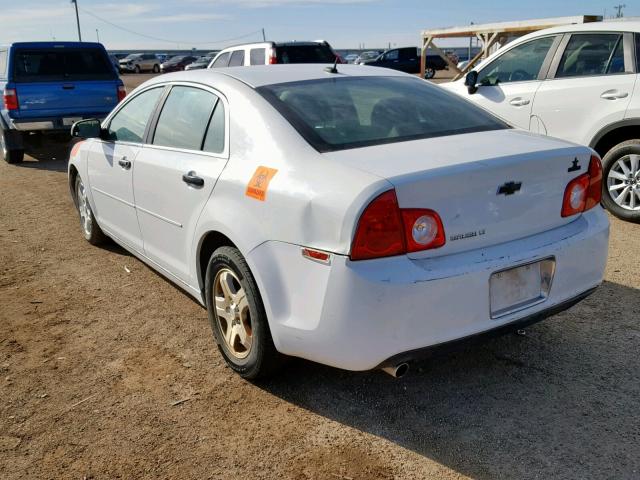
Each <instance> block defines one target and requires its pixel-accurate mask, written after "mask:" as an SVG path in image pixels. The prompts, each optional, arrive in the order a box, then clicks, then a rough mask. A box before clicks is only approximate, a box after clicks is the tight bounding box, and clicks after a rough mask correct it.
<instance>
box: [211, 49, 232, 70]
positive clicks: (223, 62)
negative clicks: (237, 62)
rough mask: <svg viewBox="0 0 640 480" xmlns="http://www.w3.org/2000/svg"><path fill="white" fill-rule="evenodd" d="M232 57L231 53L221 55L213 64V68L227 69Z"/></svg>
mask: <svg viewBox="0 0 640 480" xmlns="http://www.w3.org/2000/svg"><path fill="white" fill-rule="evenodd" d="M230 56H231V52H224V53H221V54H220V55H218V58H216V61H215V62H213V65H211V68H222V67H226V66H227V65H228V64H229V57H230Z"/></svg>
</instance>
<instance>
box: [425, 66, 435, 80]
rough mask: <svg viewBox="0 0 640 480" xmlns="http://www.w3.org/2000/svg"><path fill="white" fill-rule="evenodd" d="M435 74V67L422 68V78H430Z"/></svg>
mask: <svg viewBox="0 0 640 480" xmlns="http://www.w3.org/2000/svg"><path fill="white" fill-rule="evenodd" d="M435 76H436V69H435V68H431V67H427V68H425V69H424V78H426V79H430V78H433V77H435Z"/></svg>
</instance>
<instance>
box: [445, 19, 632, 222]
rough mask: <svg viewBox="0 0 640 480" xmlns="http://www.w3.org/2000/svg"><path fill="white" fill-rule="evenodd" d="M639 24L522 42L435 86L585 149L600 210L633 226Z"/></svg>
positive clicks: (569, 29) (570, 30)
mask: <svg viewBox="0 0 640 480" xmlns="http://www.w3.org/2000/svg"><path fill="white" fill-rule="evenodd" d="M639 71H640V22H637V21H612V22H601V23H589V24H583V25H566V26H562V27H555V28H550V29H547V30H541V31H539V32H535V33H532V34H530V35H526V36H524V37H522V38H519V39H518V40H515V41H514V42H512V43H510V44H508V45H506V46H505V47H503V48H501V49H500V50H498V51H497V52H496V53H495V54H493V55H492V56H490V57H489V58H488V59H486V60H485V61H483V62H482V63H481V64H480V65H479V66H478V67H477V68H476V70H474V71H472V72H469V73H468V74H467V77H466V78H465V79H461V80H459V81H456V82H452V83H449V84H443V85H442V86H443V87H445V88H448V89H450V90H452V91H454V92H456V93H458V94H460V95H462V96H464V97H466V98H468V99H469V100H471V101H473V102H475V103H477V104H479V105H481V106H483V107H485V108H487V109H488V110H491V111H492V112H493V113H495V114H497V115H499V116H501V117H502V118H504V119H505V120H507V121H508V122H509V123H511V124H512V125H514V126H516V127H519V128H522V129H525V130H530V131H532V132H535V133H541V134H544V135H550V136H553V137H559V138H562V139H565V140H570V141H572V142H575V143H579V144H583V145H589V146H590V147H592V148H593V149H594V150H596V151H597V152H598V153H599V154H600V156H601V157H602V158H603V167H604V181H603V196H602V202H603V204H604V205H605V206H606V207H607V209H609V211H611V213H613V214H614V215H616V216H617V217H620V218H622V219H625V220H630V221H635V222H640V80H638V77H639V76H640V75H638V73H639Z"/></svg>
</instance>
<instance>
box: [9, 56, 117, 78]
mask: <svg viewBox="0 0 640 480" xmlns="http://www.w3.org/2000/svg"><path fill="white" fill-rule="evenodd" d="M115 77H116V73H115V70H114V69H113V64H112V63H111V60H109V57H108V56H107V54H106V52H104V51H103V50H101V49H98V48H78V49H71V48H65V49H53V48H52V49H20V50H17V51H16V54H15V56H14V61H13V78H14V80H15V81H16V82H51V81H53V82H55V81H66V80H112V79H113V78H115Z"/></svg>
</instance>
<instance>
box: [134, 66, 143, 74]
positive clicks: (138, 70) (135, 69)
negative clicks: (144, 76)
mask: <svg viewBox="0 0 640 480" xmlns="http://www.w3.org/2000/svg"><path fill="white" fill-rule="evenodd" d="M133 71H134V72H136V73H140V72H141V71H142V70H140V65H136V66H135V68H134V69H133Z"/></svg>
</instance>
